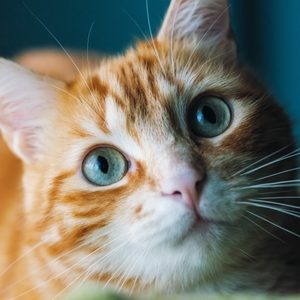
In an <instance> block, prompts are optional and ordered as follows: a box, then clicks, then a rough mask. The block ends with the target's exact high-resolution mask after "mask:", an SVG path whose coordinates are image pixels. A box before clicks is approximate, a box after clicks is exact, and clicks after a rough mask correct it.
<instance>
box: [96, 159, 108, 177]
mask: <svg viewBox="0 0 300 300" xmlns="http://www.w3.org/2000/svg"><path fill="white" fill-rule="evenodd" d="M97 161H98V167H99V170H101V172H102V173H105V174H107V172H108V161H107V159H106V158H105V157H103V156H98V157H97Z"/></svg>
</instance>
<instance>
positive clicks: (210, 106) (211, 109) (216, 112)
mask: <svg viewBox="0 0 300 300" xmlns="http://www.w3.org/2000/svg"><path fill="white" fill-rule="evenodd" d="M187 117H188V125H189V127H190V129H191V131H192V132H193V133H194V134H195V135H197V136H199V137H205V138H212V137H215V136H218V135H220V134H221V133H223V132H224V131H225V130H226V129H227V128H228V127H229V125H230V123H231V110H230V108H229V105H228V104H227V103H226V102H225V101H224V100H223V99H221V98H218V97H215V96H203V97H199V98H198V97H197V98H196V99H195V100H194V101H193V102H192V103H191V106H190V108H189V111H188V116H187Z"/></svg>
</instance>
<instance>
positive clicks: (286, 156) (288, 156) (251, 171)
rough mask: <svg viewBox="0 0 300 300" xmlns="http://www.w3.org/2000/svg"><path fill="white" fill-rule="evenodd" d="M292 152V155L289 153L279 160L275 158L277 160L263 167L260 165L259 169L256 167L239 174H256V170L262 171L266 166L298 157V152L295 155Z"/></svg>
mask: <svg viewBox="0 0 300 300" xmlns="http://www.w3.org/2000/svg"><path fill="white" fill-rule="evenodd" d="M293 152H295V151H292V153H290V154H287V155H284V156H282V157H280V158H277V159H275V160H273V161H270V162H268V163H266V164H264V165H262V166H259V167H256V168H254V169H252V170H250V171H247V172H245V173H243V174H241V175H242V176H244V175H249V174H251V173H254V172H256V171H258V170H260V169H263V168H265V167H267V166H270V165H273V164H275V163H278V162H281V161H284V160H286V159H290V158H292V157H295V156H298V155H299V154H300V152H296V153H293Z"/></svg>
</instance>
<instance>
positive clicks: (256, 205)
mask: <svg viewBox="0 0 300 300" xmlns="http://www.w3.org/2000/svg"><path fill="white" fill-rule="evenodd" d="M237 203H238V204H245V205H250V206H254V207H261V208H265V209H270V210H274V211H277V212H281V213H283V214H287V215H290V216H293V217H295V218H300V214H299V212H293V211H290V210H286V209H280V208H278V207H274V206H272V205H266V204H259V203H253V202H250V201H239V202H237Z"/></svg>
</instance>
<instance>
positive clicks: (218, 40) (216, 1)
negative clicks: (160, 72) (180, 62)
mask: <svg viewBox="0 0 300 300" xmlns="http://www.w3.org/2000/svg"><path fill="white" fill-rule="evenodd" d="M157 38H158V40H171V39H175V40H189V41H190V42H194V43H200V42H201V43H203V44H208V45H217V44H222V45H224V46H225V47H228V48H232V49H233V51H234V49H235V44H234V41H233V39H232V34H231V30H230V18H229V6H228V2H227V0H172V2H171V4H170V7H169V9H168V11H167V14H166V16H165V19H164V21H163V24H162V27H161V29H160V31H159V33H158V36H157Z"/></svg>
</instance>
